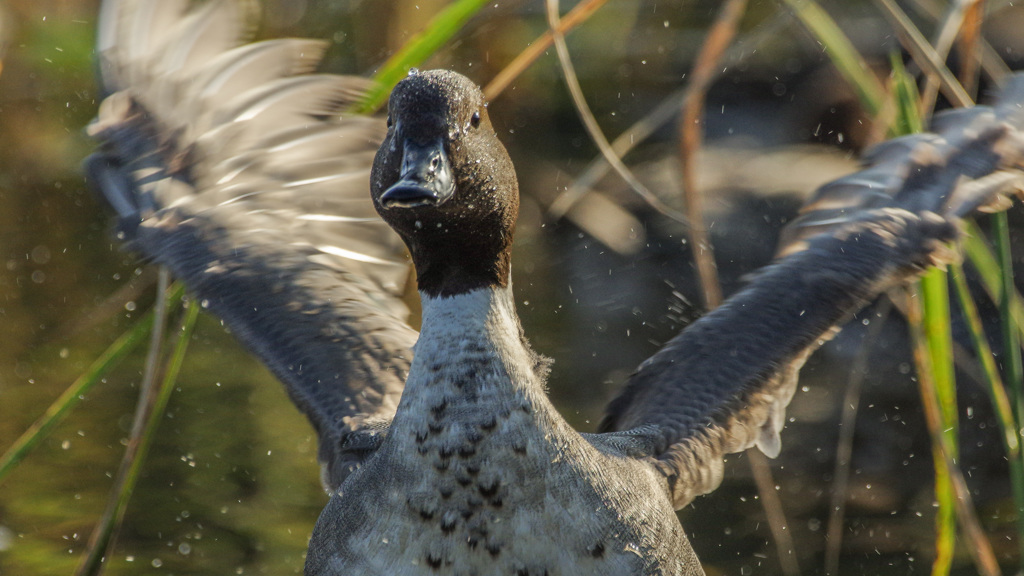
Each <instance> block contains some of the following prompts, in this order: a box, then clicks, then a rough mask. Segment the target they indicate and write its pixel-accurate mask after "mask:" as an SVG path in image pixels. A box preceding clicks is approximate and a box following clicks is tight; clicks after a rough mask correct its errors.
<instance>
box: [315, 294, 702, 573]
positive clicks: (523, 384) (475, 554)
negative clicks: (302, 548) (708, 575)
mask: <svg viewBox="0 0 1024 576" xmlns="http://www.w3.org/2000/svg"><path fill="white" fill-rule="evenodd" d="M508 294H509V292H508V290H507V289H497V290H490V289H488V290H481V291H475V292H471V293H468V294H465V295H460V296H457V297H454V298H440V299H438V300H436V301H430V300H428V301H426V302H425V306H424V329H423V332H422V334H421V337H420V341H419V343H418V344H417V346H416V357H415V360H414V362H413V367H412V371H411V373H410V376H409V380H408V383H407V388H406V392H405V395H404V396H403V398H402V403H401V405H400V407H399V411H398V414H397V415H396V417H395V420H394V423H393V424H392V426H391V429H390V430H389V432H388V437H387V439H386V440H385V441H384V444H383V445H382V446H381V449H380V450H379V452H378V453H377V454H376V455H375V456H374V457H373V458H372V459H371V460H370V461H368V462H367V464H366V465H365V466H364V467H363V468H362V469H360V470H359V471H357V472H356V473H354V474H353V475H352V477H350V478H349V481H347V482H346V483H345V485H344V486H343V487H342V490H341V493H340V494H339V495H338V496H336V497H335V498H334V499H333V500H332V502H331V504H330V505H329V506H328V509H327V510H326V511H325V513H324V516H323V517H322V518H321V521H320V522H321V526H319V527H318V528H317V530H316V532H315V534H318V535H325V536H326V535H327V534H332V535H333V538H330V539H325V540H324V542H322V543H318V542H315V541H314V542H313V543H312V544H311V562H310V565H311V566H312V567H313V568H314V570H311V573H312V574H358V573H374V574H463V575H471V574H477V575H485V574H518V575H536V576H541V575H545V574H546V575H549V576H555V575H558V574H659V573H666V574H686V573H687V572H686V571H685V570H684V566H683V565H677V566H673V567H672V568H671V569H669V570H663V568H665V566H662V565H661V563H660V561H659V560H658V558H659V556H661V554H659V553H658V552H657V549H658V548H663V547H664V545H665V544H666V543H667V542H668V543H671V542H676V543H678V544H679V546H685V547H686V548H687V549H688V548H689V545H688V543H686V542H685V538H684V537H683V536H682V530H681V529H680V528H679V523H678V521H676V520H675V518H674V515H672V514H666V513H665V512H664V510H671V508H670V507H669V506H666V505H665V504H664V503H662V504H661V506H658V505H656V504H657V503H654V502H650V498H649V497H648V498H646V499H645V498H639V497H633V496H632V495H631V494H629V493H628V489H629V488H630V487H634V486H636V485H637V483H641V484H646V485H647V486H645V489H644V490H638V494H650V493H651V492H650V491H649V490H650V488H649V487H648V486H651V484H653V483H655V482H657V480H656V479H655V478H654V477H653V476H652V475H651V474H650V473H649V472H647V470H648V468H646V467H641V466H640V465H639V463H638V462H636V461H634V460H630V459H627V458H622V457H617V456H615V455H613V454H607V453H604V452H602V451H599V450H597V449H595V448H594V447H593V446H591V445H590V444H589V443H588V442H587V441H586V440H585V439H584V438H583V437H581V436H580V435H579V434H577V433H576V432H574V431H572V430H571V428H569V426H568V425H567V424H566V423H565V422H564V420H562V419H561V417H560V416H558V415H557V413H555V412H554V409H553V408H552V407H551V405H550V403H549V402H548V401H547V399H546V397H545V396H544V391H543V386H542V382H541V378H542V376H541V375H539V374H538V371H537V370H536V367H537V364H538V360H537V357H536V356H535V355H534V354H533V353H532V352H530V350H529V348H528V347H527V346H526V345H525V344H524V343H523V341H522V338H521V336H520V333H519V326H518V321H517V320H516V317H515V313H514V309H513V307H512V302H511V298H510V296H509V295H508ZM623 480H627V481H626V482H623ZM346 493H348V494H352V496H351V497H349V496H346ZM325 523H331V525H325ZM652 525H662V526H665V530H664V534H660V535H659V538H658V539H657V540H658V541H657V542H655V541H654V539H652V538H651V536H652V530H651V526H652ZM653 532H654V533H657V532H658V531H657V530H655V531H653ZM325 548H326V549H325ZM321 556H322V559H321ZM317 566H322V568H321V569H320V571H319V572H317V571H315V568H316V567H317ZM694 566H696V563H695V562H694ZM698 569H699V568H698Z"/></svg>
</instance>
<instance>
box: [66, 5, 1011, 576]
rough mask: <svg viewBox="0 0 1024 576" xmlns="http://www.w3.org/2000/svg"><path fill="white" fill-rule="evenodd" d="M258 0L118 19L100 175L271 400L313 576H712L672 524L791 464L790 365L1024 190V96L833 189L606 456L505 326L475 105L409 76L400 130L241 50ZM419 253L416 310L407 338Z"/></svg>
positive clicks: (869, 159) (92, 167)
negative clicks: (264, 376)
mask: <svg viewBox="0 0 1024 576" xmlns="http://www.w3.org/2000/svg"><path fill="white" fill-rule="evenodd" d="M242 12H243V8H242V6H241V3H234V2H210V3H206V4H204V5H202V6H200V7H198V8H196V7H190V3H189V2H187V1H185V0H180V1H178V0H175V1H168V0H120V1H111V0H107V1H106V2H104V5H103V9H102V13H101V21H100V31H99V35H98V41H97V54H98V59H99V67H98V68H99V71H100V82H101V86H102V90H103V94H104V99H103V101H102V103H101V105H100V108H99V112H98V115H97V118H96V119H95V120H94V121H93V123H92V124H90V126H89V127H88V132H89V134H90V135H91V136H92V137H93V138H95V139H96V140H97V141H98V142H99V147H98V150H97V151H96V152H95V153H94V154H93V155H91V156H90V157H89V158H88V159H87V160H86V163H85V171H86V174H87V177H88V179H89V181H90V182H91V183H92V185H93V186H94V188H95V189H97V190H98V192H99V193H100V195H101V196H102V197H103V198H104V199H105V200H106V202H107V203H108V204H109V205H110V207H111V208H112V209H113V210H114V211H115V212H116V214H117V218H118V224H117V230H118V232H117V234H118V237H119V238H120V239H122V240H123V241H124V243H125V246H126V247H127V248H128V249H130V250H133V251H136V252H138V253H141V254H142V255H144V256H145V257H146V258H147V259H148V260H150V261H152V262H155V263H159V264H161V265H164V266H167V267H168V268H169V269H170V270H171V271H172V272H173V274H174V275H175V276H177V277H178V278H180V279H181V280H183V281H184V282H185V284H186V285H187V286H188V288H189V290H190V291H191V292H192V293H193V294H194V295H195V297H196V298H197V299H199V300H200V301H202V302H203V305H204V306H205V307H206V308H207V309H208V310H209V311H210V312H211V313H213V314H215V315H216V316H218V317H220V318H221V319H222V320H223V322H224V323H225V324H226V325H227V326H228V327H229V328H230V329H231V331H232V333H233V334H234V335H235V336H236V337H237V338H238V340H240V341H241V342H242V343H243V344H244V345H245V346H246V347H247V348H248V349H249V350H251V351H252V352H253V354H254V355H255V356H256V357H258V358H259V359H260V361H261V362H263V363H264V364H265V365H266V366H267V367H268V368H269V369H270V370H271V371H272V372H273V373H274V374H275V376H276V377H277V378H278V379H279V380H280V381H281V382H282V383H283V385H284V386H285V388H286V390H287V392H288V394H289V397H290V398H291V400H292V401H293V402H294V403H295V405H296V406H297V407H298V408H299V409H300V410H301V411H302V412H303V413H304V414H305V415H306V416H307V418H308V419H309V421H310V424H311V425H312V427H313V429H314V430H315V432H316V434H317V438H318V443H319V451H318V458H319V460H320V463H321V475H322V480H323V483H324V486H325V488H326V490H327V492H328V494H330V499H329V501H328V503H327V505H326V507H325V508H324V510H323V512H322V513H321V515H320V517H319V519H318V520H317V521H316V524H315V526H314V527H313V530H312V536H311V539H310V542H309V550H308V555H307V559H306V564H305V573H306V574H307V575H309V576H339V575H353V574H395V575H419V574H425V575H435V574H453V575H454V574H463V575H469V574H478V575H489V574H517V575H524V576H525V575H531V576H541V575H547V576H556V575H557V576H568V575H573V574H581V575H582V574H586V575H654V574H675V575H686V576H695V575H700V574H703V573H704V571H703V569H702V567H701V564H700V561H699V559H698V558H697V556H696V554H695V553H694V551H693V548H692V546H691V545H690V542H689V540H688V538H687V536H686V533H685V530H684V528H683V526H682V525H681V524H680V521H679V519H678V518H677V516H676V510H678V509H679V508H682V507H683V506H685V505H687V504H688V503H690V502H691V501H692V500H693V499H694V498H697V497H698V496H700V495H702V494H706V493H708V492H710V491H712V490H714V489H715V488H716V487H717V486H718V485H719V484H720V483H721V481H722V476H723V458H724V457H725V456H726V455H728V454H731V453H736V452H740V451H743V450H746V449H748V448H752V447H757V448H758V449H760V450H761V451H762V452H764V453H765V454H766V455H768V456H775V455H777V454H778V453H779V451H780V450H781V436H780V432H781V430H782V428H783V424H784V422H785V409H786V406H787V405H788V404H789V402H790V400H791V398H792V397H793V394H794V392H795V390H796V383H797V376H798V372H799V369H800V367H801V366H802V364H803V363H804V361H805V360H806V359H807V357H808V355H810V354H811V353H812V352H813V351H814V350H815V349H817V348H818V347H819V346H820V345H821V344H822V343H823V342H824V341H826V340H827V339H828V338H830V337H831V336H832V335H833V334H835V332H836V331H837V330H838V329H839V327H840V326H841V325H842V324H843V322H844V321H845V320H847V319H848V318H849V317H850V316H851V315H852V314H854V313H855V312H857V311H858V310H860V309H861V308H862V307H864V306H865V305H867V304H868V303H870V302H871V301H872V300H873V299H874V298H876V297H877V296H878V295H879V294H881V293H883V292H885V291H886V290H888V289H890V288H893V287H896V286H899V285H902V284H904V283H906V282H909V281H911V280H913V279H915V278H917V277H918V276H919V275H920V274H922V273H923V272H924V271H925V270H927V269H929V268H930V267H932V266H936V265H941V264H942V263H945V262H949V261H950V260H952V259H954V258H955V257H956V253H955V250H953V249H952V246H953V245H955V242H956V241H957V239H958V237H959V234H960V231H959V230H960V229H959V225H958V223H959V221H960V220H961V219H962V218H964V217H966V216H968V215H970V214H973V213H974V212H976V211H978V210H993V209H1001V208H1005V207H1006V205H1007V202H1008V198H1009V197H1010V196H1012V195H1013V194H1015V193H1019V191H1020V190H1021V189H1022V182H1024V180H1022V176H1024V175H1022V173H1021V169H1022V168H1024V160H1022V159H1024V137H1022V134H1021V131H1020V128H1021V126H1022V125H1024V110H1022V107H1021V106H1022V102H1024V77H1016V78H1014V79H1013V80H1012V81H1010V82H1009V83H1008V85H1007V87H1006V88H1005V89H1004V91H1003V93H1002V95H1001V96H1000V97H999V98H998V99H997V100H996V104H995V105H994V106H991V107H984V106H979V107H975V108H972V109H969V110H963V111H954V112H951V113H946V114H943V115H939V116H937V117H936V118H935V122H934V123H933V125H932V129H933V132H931V133H925V134H918V135H913V136H908V137H903V138H898V139H895V140H891V141H888V142H885V143H883V144H881V145H879V146H877V147H876V148H874V149H873V151H871V152H869V153H868V154H867V155H866V156H865V159H864V167H863V168H862V169H861V170H860V171H858V172H856V173H854V174H852V175H850V176H847V177H843V178H841V179H839V180H836V181H833V182H831V183H829V184H826V185H824V186H822V187H821V188H820V189H819V190H818V191H817V192H816V193H815V194H814V196H813V197H812V198H811V199H810V200H809V202H808V203H807V205H806V206H805V208H804V210H803V211H802V213H801V215H800V216H799V217H798V218H797V219H795V220H794V221H793V222H792V223H791V224H790V225H789V227H788V229H787V232H786V234H785V236H784V239H783V241H782V245H781V246H780V249H779V253H778V257H777V258H776V260H775V261H774V262H773V263H772V264H770V265H769V266H767V267H766V268H764V269H762V270H761V271H759V272H758V273H757V274H756V275H755V276H754V277H753V278H752V279H751V280H750V281H749V283H748V284H747V285H746V287H744V288H743V289H741V290H740V291H738V292H737V293H735V294H734V295H732V296H731V297H730V298H729V299H728V300H727V301H726V302H725V303H724V304H723V305H722V306H720V307H718V308H716V309H715V310H713V311H711V312H709V313H708V314H706V315H704V316H703V317H701V318H700V319H698V320H696V321H695V322H693V323H692V324H691V325H690V326H688V327H687V328H686V329H685V330H683V331H682V332H681V333H680V334H679V335H677V336H676V337H675V338H673V339H672V340H670V341H669V342H668V343H667V344H665V345H664V346H663V347H662V348H661V349H660V350H659V351H658V352H657V353H655V354H654V355H653V356H651V357H650V358H649V359H648V360H646V361H645V362H644V363H642V364H641V365H640V366H639V367H638V368H637V369H636V371H635V372H634V373H633V374H632V376H630V377H629V379H628V380H627V382H626V384H625V385H624V387H623V389H622V390H621V391H620V392H619V393H618V395H617V396H616V397H615V398H614V399H613V400H612V401H611V402H610V403H609V405H608V408H607V410H606V415H605V418H604V420H603V421H602V423H601V425H600V430H599V431H598V432H597V433H581V432H578V431H576V430H575V429H574V428H573V427H572V426H570V424H569V423H568V422H567V421H566V419H565V418H564V417H563V416H562V415H561V414H560V413H559V412H558V411H557V410H556V409H555V407H554V405H553V404H552V403H551V401H550V400H549V399H548V397H547V394H546V392H545V383H546V378H547V375H548V371H549V368H550V361H549V360H548V359H546V358H545V357H543V356H542V355H540V354H538V353H537V352H535V351H534V350H533V348H532V347H531V345H530V344H529V342H528V340H527V338H526V335H525V334H524V330H523V328H522V324H521V322H520V320H519V317H518V315H517V313H516V305H515V299H514V297H513V286H512V279H511V253H512V241H513V236H514V231H515V225H516V218H517V214H518V205H519V187H518V181H517V177H516V171H515V168H514V166H513V163H512V160H511V159H510V157H509V155H508V153H507V151H506V150H505V148H504V146H503V145H502V144H501V142H500V140H499V139H498V136H497V134H496V132H495V129H494V127H493V125H492V124H491V121H490V118H489V115H488V103H487V102H486V100H485V98H484V95H483V93H482V92H481V90H480V88H479V87H478V86H477V85H476V84H475V83H474V82H473V81H471V80H470V79H468V78H467V77H465V76H463V75H461V74H459V73H456V72H452V71H448V70H429V71H418V70H413V71H411V72H410V73H409V75H408V76H407V77H406V78H404V79H403V80H401V81H400V82H399V83H398V84H397V85H396V86H395V88H394V90H393V92H392V93H391V96H390V99H389V101H388V106H387V115H386V118H383V119H382V118H377V117H370V116H362V115H358V114H352V113H350V112H348V110H349V109H350V107H351V106H352V104H353V103H354V102H355V101H356V100H357V99H358V98H359V96H360V95H361V94H362V93H363V92H364V91H365V90H366V89H367V88H368V85H369V84H368V82H367V81H366V80H365V79H362V78H358V77H351V76H338V75H332V74H315V73H313V70H314V68H315V66H316V64H317V62H318V61H319V58H320V56H321V55H322V53H323V50H324V43H322V42H319V41H315V40H305V39H276V40H266V41H262V42H255V43H244V42H242V41H241V40H239V39H240V38H242V37H243V36H244V34H243V32H244V24H243V21H244V18H243V14H242ZM406 251H407V253H408V255H409V261H411V265H412V268H413V270H414V274H415V276H414V278H415V283H416V287H417V289H418V293H419V297H420V302H421V306H422V315H421V328H420V330H419V331H417V330H414V329H413V328H412V327H411V326H410V324H409V323H408V317H409V315H410V312H409V307H408V304H407V303H406V302H405V301H404V300H403V289H404V286H405V283H406V282H407V280H408V279H409V277H410V276H409V275H410V269H409V268H410V267H409V264H408V263H407V261H406V259H405V256H404V254H405V253H406Z"/></svg>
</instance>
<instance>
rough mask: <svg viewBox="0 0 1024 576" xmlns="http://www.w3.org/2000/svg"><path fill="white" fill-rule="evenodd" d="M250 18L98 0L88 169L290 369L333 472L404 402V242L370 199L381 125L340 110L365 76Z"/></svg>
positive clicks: (230, 10) (222, 0) (132, 234)
mask: <svg viewBox="0 0 1024 576" xmlns="http://www.w3.org/2000/svg"><path fill="white" fill-rule="evenodd" d="M244 16H245V11H244V10H243V9H242V6H241V4H240V3H238V2H234V1H231V0H214V1H212V2H209V3H206V4H205V5H203V6H201V7H199V8H198V9H195V10H192V11H189V10H188V9H187V3H186V2H183V1H170V2H169V1H167V0H137V1H131V0H118V1H115V2H108V3H107V4H105V5H104V10H103V13H102V18H103V22H102V23H101V25H100V40H99V43H98V49H99V51H100V60H101V75H102V81H103V84H104V88H105V90H106V91H107V92H106V93H108V94H109V96H108V97H107V98H106V99H105V100H104V102H103V103H102V104H101V107H100V112H99V115H98V117H97V119H96V120H95V121H94V122H93V124H92V125H90V127H89V132H90V134H91V135H93V136H94V137H95V138H97V139H98V140H99V141H100V142H101V148H100V151H99V152H97V153H96V154H94V155H93V156H91V157H90V158H89V160H88V161H87V164H86V169H87V172H88V175H89V177H90V180H91V181H92V182H93V183H94V185H95V186H96V187H97V188H98V189H99V190H100V191H101V192H102V194H103V196H104V197H105V198H106V200H107V202H108V203H109V204H110V205H111V206H112V207H113V208H114V209H115V210H116V211H117V213H118V215H119V219H120V220H119V226H120V230H121V232H122V233H123V235H124V237H125V239H126V240H127V242H128V243H129V245H130V246H131V247H132V248H133V249H135V250H137V251H139V252H141V253H143V254H144V255H146V256H147V257H148V258H150V259H152V260H154V261H156V262H159V263H162V264H165V265H167V266H169V267H170V268H171V269H172V271H173V272H174V273H175V275H177V276H178V277H179V278H181V279H182V280H184V281H185V283H186V284H187V285H188V287H189V289H190V290H191V291H192V292H193V293H194V294H195V295H196V296H197V297H198V299H199V300H200V301H201V302H202V304H203V306H205V307H207V308H209V310H210V311H212V312H213V313H214V314H216V315H218V316H219V317H221V319H223V320H224V322H225V324H226V325H227V326H229V327H230V328H231V330H232V332H233V333H234V334H235V336H236V337H237V338H238V339H239V340H240V341H241V342H242V343H244V344H245V345H246V346H247V347H248V348H249V349H250V350H252V351H253V352H254V353H255V354H256V355H257V356H258V357H259V358H260V359H261V360H262V361H263V362H264V363H265V364H266V365H267V366H268V367H269V368H270V369H271V371H273V373H274V374H275V375H276V376H277V377H278V378H279V379H280V380H281V381H282V382H283V383H284V384H285V387H286V388H287V390H288V393H289V395H290V396H291V398H292V399H293V400H294V402H295V404H296V405H297V406H298V407H299V408H300V409H301V410H302V411H303V412H304V413H305V414H306V415H307V417H308V418H309V420H310V422H311V423H312V424H313V426H314V428H315V429H316V431H317V433H318V435H319V439H320V456H321V461H322V462H323V465H324V478H325V483H326V484H327V485H328V486H329V487H331V488H335V487H337V486H338V485H339V484H340V483H341V482H342V480H343V479H344V478H345V476H346V475H347V474H348V473H349V472H350V471H351V469H352V468H353V467H354V466H358V465H359V463H360V462H361V461H362V460H363V458H365V456H366V455H367V454H368V453H370V452H372V450H373V449H374V448H375V446H376V445H377V441H378V439H379V437H380V433H381V432H382V431H383V430H384V429H386V426H387V425H388V423H389V422H390V419H391V417H392V416H393V415H394V412H395V409H396V408H397V405H398V400H399V398H400V397H401V393H402V390H403V387H404V382H405V377H406V373H407V371H408V369H409V364H410V362H411V361H412V345H413V344H414V342H415V340H416V337H417V334H416V332H415V331H414V330H412V329H411V328H410V327H409V326H408V325H407V323H406V319H407V316H408V314H409V310H408V308H407V307H406V306H405V304H404V303H403V301H402V300H401V295H402V292H403V290H404V287H405V284H406V281H407V278H408V275H409V265H408V263H407V258H406V257H405V252H404V248H403V247H402V244H401V241H400V240H399V239H398V237H397V236H396V235H395V234H394V233H393V232H392V231H391V230H390V229H389V228H388V227H387V226H386V225H385V224H384V223H383V222H382V221H381V220H380V219H379V218H378V217H377V216H376V213H375V211H374V209H373V205H372V203H371V201H370V194H369V170H370V165H371V163H372V160H373V156H374V154H375V151H376V149H377V146H378V145H379V143H380V141H381V139H382V137H383V134H384V126H383V122H381V121H380V120H379V119H372V118H366V117H359V116H355V117H345V118H341V117H340V116H339V114H338V113H339V111H340V110H342V109H343V108H344V107H345V106H346V105H348V104H349V103H351V102H353V101H354V99H355V98H356V97H358V95H359V94H360V93H361V92H362V90H363V89H365V87H366V86H367V82H366V81H365V80H363V79H360V78H351V77H343V76H335V75H329V74H310V73H309V72H310V71H311V70H312V69H313V68H314V67H315V65H316V63H317V61H318V60H319V58H320V56H321V55H322V54H323V51H324V46H325V44H324V43H323V42H319V41H313V40H299V39H288V40H277V41H267V42H259V43H255V44H247V45H241V46H239V43H240V42H242V38H243V37H244V36H245V32H246V28H247V27H246V24H245V22H244Z"/></svg>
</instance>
